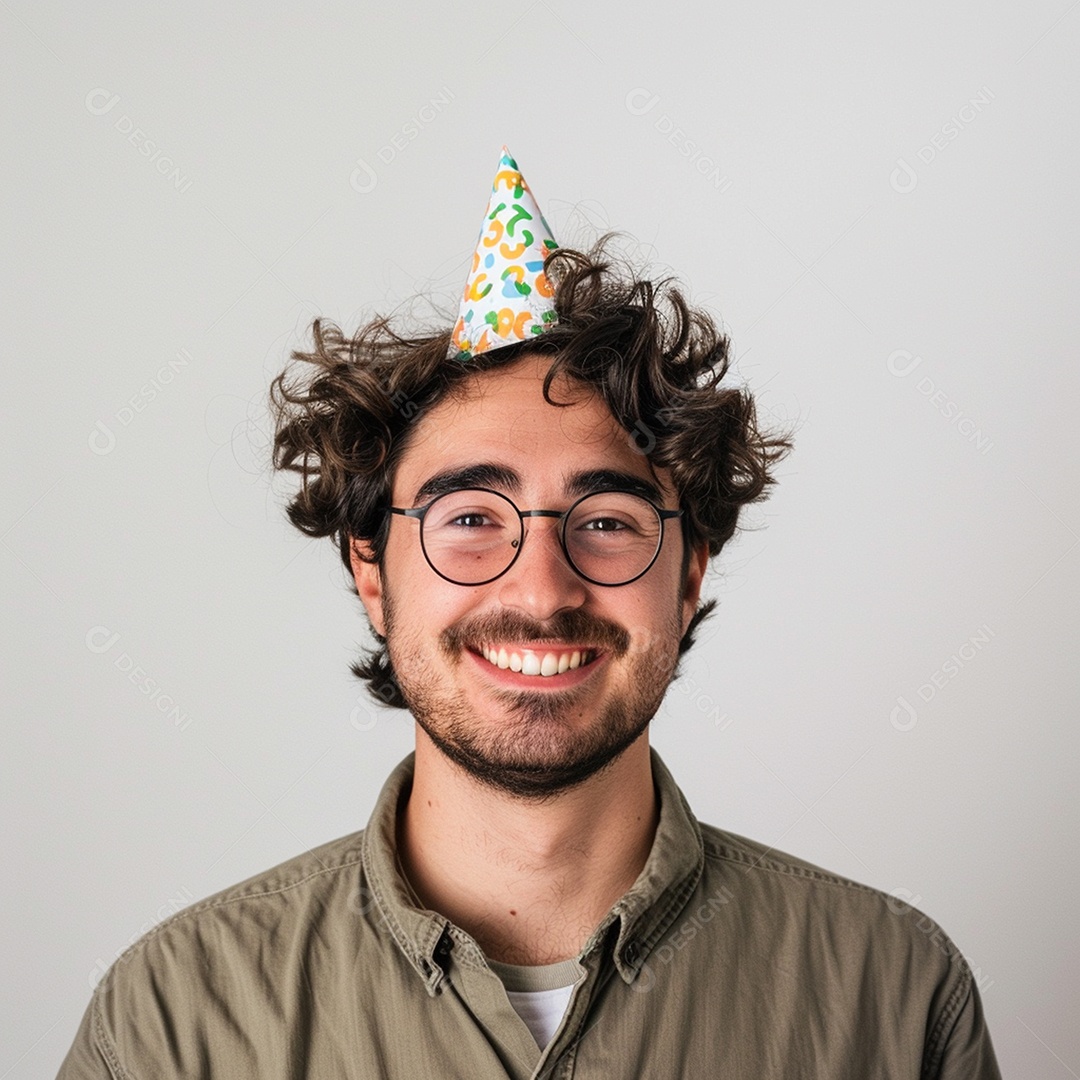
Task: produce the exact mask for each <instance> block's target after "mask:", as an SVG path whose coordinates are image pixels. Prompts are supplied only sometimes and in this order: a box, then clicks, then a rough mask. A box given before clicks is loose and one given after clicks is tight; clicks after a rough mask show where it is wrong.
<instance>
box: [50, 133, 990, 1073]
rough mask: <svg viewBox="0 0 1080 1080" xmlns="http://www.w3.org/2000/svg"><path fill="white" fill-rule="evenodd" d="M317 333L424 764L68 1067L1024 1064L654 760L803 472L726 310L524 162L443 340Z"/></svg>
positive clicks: (101, 994) (309, 399) (644, 1068)
mask: <svg viewBox="0 0 1080 1080" xmlns="http://www.w3.org/2000/svg"><path fill="white" fill-rule="evenodd" d="M314 341H315V344H314V348H313V349H312V351H310V352H303V353H298V354H296V356H295V359H296V366H295V367H294V368H293V369H290V370H289V371H287V372H285V373H283V374H282V375H281V376H279V378H278V379H277V380H275V385H274V403H275V408H276V417H277V439H276V444H275V445H276V457H275V461H276V464H277V465H278V467H279V468H282V469H287V470H292V471H293V472H295V473H297V474H299V476H300V478H301V484H300V489H299V491H298V492H297V494H296V496H295V498H294V499H293V501H292V503H291V505H290V506H289V515H290V518H291V520H292V521H293V523H294V524H295V525H296V526H297V527H298V528H300V529H301V530H303V531H304V532H305V533H307V534H308V535H311V536H328V537H334V538H335V540H336V542H337V544H338V546H339V549H340V552H341V557H342V560H343V562H344V564H345V566H346V567H348V569H349V571H350V573H351V575H352V578H353V581H354V582H355V586H356V590H357V594H358V596H359V598H360V600H361V601H362V603H363V606H364V609H365V611H366V613H367V616H368V618H369V620H370V624H371V627H372V629H373V631H374V633H375V635H376V641H377V647H376V648H375V649H374V650H373V651H372V652H371V653H369V654H368V655H367V656H365V657H364V658H363V659H362V661H361V662H359V663H357V664H356V665H355V666H354V668H353V670H354V672H355V673H356V674H357V675H358V676H359V677H360V678H361V679H363V680H365V681H366V682H367V684H368V687H369V689H370V690H371V692H372V694H373V695H374V696H375V697H376V699H377V700H379V701H381V702H383V703H384V704H386V705H389V706H392V707H398V708H406V709H408V710H409V712H410V713H411V714H412V717H413V718H414V719H415V722H416V750H415V753H414V754H410V755H409V757H408V758H406V760H405V761H403V762H402V763H401V764H400V765H399V766H398V767H397V769H395V770H394V772H393V773H392V774H391V776H390V777H389V778H388V779H387V781H386V783H385V785H384V787H383V790H382V793H381V795H380V796H379V799H378V801H377V804H376V807H375V810H374V812H373V814H372V817H371V820H370V822H369V824H368V827H367V828H366V829H365V830H364V831H363V832H360V833H355V834H352V835H350V836H346V837H344V838H342V839H341V840H337V841H334V842H332V843H329V844H326V845H323V846H322V847H320V848H317V849H315V850H313V851H310V852H307V853H305V854H304V855H301V856H299V857H298V858H296V859H293V860H291V861H290V862H288V863H285V864H283V865H281V866H279V867H276V868H274V869H273V870H271V871H268V872H267V873H265V874H261V875H258V876H257V877H255V878H252V879H250V880H249V881H247V882H244V883H242V884H241V885H238V886H236V887H235V888H233V889H230V890H227V891H225V892H223V893H220V894H218V895H216V896H213V897H211V898H209V899H208V900H206V901H204V902H202V903H201V904H196V905H193V906H192V907H190V908H187V909H185V910H184V911H183V912H181V913H179V914H178V915H177V916H175V917H173V918H172V919H170V920H168V921H167V922H166V923H164V924H162V926H160V927H159V928H157V929H156V930H155V931H153V932H152V933H151V934H149V935H147V937H145V938H143V939H142V940H141V941H140V942H138V943H137V944H136V945H134V946H133V947H132V948H131V949H130V950H128V952H127V953H125V954H124V955H123V956H122V957H121V959H120V960H119V961H118V962H117V963H116V965H114V967H113V969H112V970H111V971H110V972H109V973H108V975H107V976H106V978H105V979H103V980H102V983H101V984H100V986H99V987H98V989H97V991H96V992H95V995H94V1000H93V1001H92V1002H91V1005H90V1008H89V1009H88V1010H87V1013H86V1017H85V1019H84V1022H83V1026H82V1028H81V1029H80V1032H79V1034H78V1036H77V1038H76V1042H75V1045H74V1047H73V1048H72V1051H71V1053H70V1055H69V1057H68V1060H67V1062H66V1063H65V1066H64V1067H63V1069H62V1071H61V1077H62V1078H64V1080H75V1078H84V1080H90V1078H95V1080H104V1078H106V1077H111V1078H113V1080H121V1078H128V1077H131V1078H143V1077H146V1078H149V1077H151V1076H153V1077H161V1078H173V1077H177V1078H179V1077H184V1078H200V1080H209V1078H210V1077H228V1078H229V1080H248V1078H250V1080H254V1078H256V1077H258V1078H261V1080H266V1078H278V1077H280V1078H283V1080H284V1078H300V1077H357V1078H368V1077H372V1078H374V1077H393V1078H401V1080H413V1078H416V1077H425V1078H426V1077H444V1076H446V1077H451V1076H452V1077H468V1078H474V1077H511V1078H514V1080H525V1078H529V1077H545V1078H548V1077H550V1078H557V1077H571V1076H572V1077H576V1078H579V1080H593V1078H597V1080H599V1078H601V1077H603V1078H606V1080H610V1078H612V1077H634V1078H638V1077H664V1078H668V1077H694V1078H697V1077H702V1076H730V1077H745V1078H748V1080H750V1078H753V1080H761V1078H764V1077H785V1078H788V1077H810V1076H814V1077H828V1078H850V1080H867V1078H870V1077H888V1078H890V1080H928V1078H939V1080H962V1078H978V1080H994V1078H997V1077H998V1075H999V1074H998V1070H997V1066H996V1064H995V1062H994V1054H993V1050H992V1048H991V1044H990V1039H989V1035H988V1033H987V1031H986V1026H985V1023H984V1021H983V1015H982V1009H981V1005H980V1001H979V994H978V990H977V987H976V986H975V983H974V979H973V977H972V973H971V971H970V969H969V968H968V966H967V964H966V963H965V962H964V960H963V957H962V956H961V955H960V953H959V952H958V951H957V950H956V948H955V946H953V945H952V943H951V942H950V941H949V939H948V938H947V937H945V935H944V934H943V933H942V932H941V931H940V929H938V928H937V927H936V925H935V924H933V923H932V922H929V920H927V919H926V917H925V916H922V915H921V913H919V912H916V911H914V910H913V909H911V908H909V907H906V906H905V905H903V904H900V903H898V902H897V901H896V900H895V898H893V897H890V896H887V895H885V894H883V893H880V892H878V891H876V890H874V889H871V888H868V887H866V886H862V885H859V884H856V883H854V882H851V881H848V880H846V879H844V878H841V877H838V876H837V875H834V874H830V873H828V872H827V871H825V870H822V869H819V868H818V867H815V866H812V865H811V864H809V863H806V862H803V861H802V860H799V859H797V858H795V857H792V856H788V855H784V854H783V853H781V852H778V851H775V850H773V849H771V848H767V847H765V846H764V845H762V844H759V843H755V842H754V841H751V840H747V839H744V838H742V837H738V836H735V835H732V834H730V833H726V832H723V831H721V830H719V829H717V828H714V827H712V826H709V825H704V824H702V823H700V822H699V821H697V819H696V818H695V817H694V815H693V813H692V812H691V810H690V807H689V805H688V803H687V801H686V799H685V798H684V797H683V795H682V793H681V791H680V790H679V788H678V786H677V785H676V783H675V781H674V779H673V778H672V776H671V774H670V773H669V772H668V770H667V769H666V767H665V766H664V764H663V762H662V761H661V760H660V758H659V756H658V755H657V754H656V752H655V751H653V750H651V748H650V746H649V741H648V726H649V722H650V721H651V719H652V717H653V716H654V715H655V713H656V711H657V709H658V708H659V706H660V703H661V701H662V699H663V697H664V694H665V692H666V690H667V688H668V686H669V684H670V682H671V680H672V679H673V678H674V677H675V676H676V671H677V667H678V662H679V657H680V655H681V654H682V653H683V652H685V651H686V649H688V648H689V647H690V646H691V644H692V639H693V633H694V629H695V627H696V626H697V624H698V623H699V622H700V620H701V619H702V618H703V617H705V616H706V615H707V614H708V613H709V611H710V608H711V604H702V603H701V602H700V600H699V594H700V590H701V584H702V578H703V576H704V573H705V570H706V567H707V564H708V560H709V558H710V557H712V556H715V555H717V554H718V553H719V552H720V550H721V549H722V547H723V546H724V544H725V543H726V542H727V541H728V540H729V539H730V537H731V536H732V535H733V533H734V531H735V528H736V526H737V523H738V518H739V514H740V511H741V509H742V507H743V506H745V505H746V504H747V503H750V502H752V501H754V500H757V499H760V498H762V497H763V496H764V495H765V493H766V492H767V490H768V487H769V485H770V484H771V483H772V482H773V476H772V471H773V467H774V466H775V464H776V462H777V461H779V460H780V458H781V457H782V456H783V455H784V454H785V453H786V452H787V451H788V449H789V448H790V444H789V441H788V440H787V439H786V438H785V437H783V436H781V435H771V434H769V433H766V432H764V431H762V430H761V429H760V428H759V426H758V425H757V422H756V419H755V410H754V405H753V400H752V398H751V396H750V395H749V394H748V393H747V392H746V391H745V390H743V389H741V388H734V387H730V386H728V385H727V384H726V383H725V382H724V376H725V374H726V372H727V369H728V342H727V340H726V338H725V337H724V335H723V334H722V333H721V332H720V330H719V329H718V328H717V327H716V325H715V324H714V322H713V321H712V320H711V319H710V318H709V317H708V316H707V315H706V314H705V313H703V312H700V311H695V310H693V309H691V308H689V307H688V306H687V305H686V303H685V301H684V300H683V298H682V296H681V295H680V293H679V291H678V290H677V289H676V288H674V287H672V286H671V284H670V283H669V282H666V281H661V282H650V281H648V280H647V279H643V278H641V277H639V276H638V275H637V273H636V272H635V271H634V270H632V269H628V268H624V267H619V266H616V265H613V264H612V262H611V260H610V259H608V258H607V257H606V256H605V249H604V246H603V245H601V246H600V247H598V248H597V249H596V250H595V251H593V252H592V253H591V254H582V253H578V252H573V251H569V250H566V249H558V248H557V246H556V245H555V242H554V240H553V238H552V237H551V235H550V230H549V229H548V228H547V226H546V223H544V221H543V218H542V215H540V212H539V210H538V208H537V207H536V205H535V203H534V202H533V201H532V199H531V196H530V194H529V190H528V187H527V185H526V184H525V182H524V180H523V178H522V177H521V174H520V172H519V171H518V169H517V166H516V164H515V163H514V162H513V160H512V159H511V158H510V157H509V155H508V154H506V153H505V151H504V156H503V159H502V160H501V161H500V168H499V173H498V175H497V177H496V181H495V185H494V188H493V192H492V198H491V202H490V204H489V207H488V213H487V215H486V216H485V220H484V227H483V229H482V231H481V238H480V242H479V244H478V247H477V252H476V255H475V256H474V259H473V265H472V271H471V274H470V278H469V282H468V283H467V285H466V288H465V296H464V300H463V304H462V311H461V314H460V316H459V319H458V323H457V325H456V326H455V327H454V329H453V331H452V332H451V331H449V330H447V329H443V330H438V329H436V330H435V331H434V332H432V333H430V334H427V335H415V334H404V333H401V332H398V331H397V330H395V329H394V328H393V327H392V326H391V325H390V324H389V323H388V322H387V321H385V320H382V319H376V320H375V321H373V322H372V323H370V324H369V325H368V326H366V327H364V328H363V329H362V330H361V331H360V332H359V333H358V334H357V335H356V336H355V337H354V338H351V339H350V338H347V337H346V336H344V335H343V334H342V333H341V332H340V331H338V330H337V329H336V328H334V327H327V326H325V325H323V324H322V323H320V322H318V321H317V322H316V323H315V326H314ZM718 767H720V766H719V763H718ZM927 923H929V926H930V928H931V930H932V931H933V932H932V933H930V932H928V930H927Z"/></svg>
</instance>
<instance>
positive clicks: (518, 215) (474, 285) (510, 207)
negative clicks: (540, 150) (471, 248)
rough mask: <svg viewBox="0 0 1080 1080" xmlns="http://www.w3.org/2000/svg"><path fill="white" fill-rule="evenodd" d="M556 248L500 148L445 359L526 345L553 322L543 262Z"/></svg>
mask: <svg viewBox="0 0 1080 1080" xmlns="http://www.w3.org/2000/svg"><path fill="white" fill-rule="evenodd" d="M558 246H559V245H558V244H557V243H556V242H555V238H554V237H553V236H552V235H551V228H550V227H549V226H548V223H547V222H546V221H545V220H544V215H543V214H541V213H540V207H538V206H537V205H536V200H535V199H534V198H533V194H532V192H531V191H530V190H529V185H528V184H526V183H525V177H523V176H522V175H521V170H520V169H518V166H517V162H516V161H515V160H514V159H513V158H512V157H511V156H510V151H509V150H507V149H506V147H505V146H504V147H503V148H502V156H501V157H500V158H499V168H498V170H497V171H496V173H495V182H494V183H493V184H492V185H491V198H490V199H489V200H488V208H487V213H486V214H485V215H484V222H483V224H482V225H481V227H480V236H479V238H478V240H477V242H476V251H475V252H474V253H473V258H472V269H471V270H470V271H469V279H468V281H466V283H465V292H464V294H463V295H462V298H461V309H460V311H459V312H458V319H457V322H456V323H455V324H454V333H453V335H452V336H451V339H450V353H449V355H450V356H452V357H455V358H456V359H458V360H468V359H469V358H470V357H472V356H477V355H478V354H479V353H482V352H488V351H489V350H491V349H498V348H501V347H502V346H504V345H514V344H516V343H517V342H519V341H528V340H530V339H531V338H532V337H533V336H535V335H536V334H541V333H543V332H544V330H546V329H547V328H548V327H549V326H552V325H554V323H555V290H554V289H553V288H552V286H551V283H550V282H549V281H548V279H547V277H546V275H545V274H544V259H545V258H546V257H547V255H548V253H549V252H551V251H554V250H555V248H557V247H558Z"/></svg>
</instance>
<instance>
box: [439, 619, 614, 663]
mask: <svg viewBox="0 0 1080 1080" xmlns="http://www.w3.org/2000/svg"><path fill="white" fill-rule="evenodd" d="M552 640H555V641H566V642H570V643H572V644H573V643H580V644H586V645H591V646H594V647H596V648H600V649H603V650H605V651H606V652H611V653H614V654H615V655H616V656H622V655H623V654H624V653H625V652H626V651H627V650H628V649H629V648H630V634H629V632H628V631H627V630H625V629H623V627H621V626H619V625H618V623H614V622H611V621H610V620H608V619H601V618H599V617H598V616H596V615H589V614H587V613H586V612H584V611H560V612H559V613H558V614H556V615H555V616H553V617H552V618H551V619H549V620H548V621H547V622H539V621H537V620H536V619H530V618H529V617H528V616H527V615H523V614H521V612H516V611H492V612H489V613H488V614H486V615H478V616H475V617H473V618H465V619H462V620H460V621H459V622H456V623H454V624H453V625H452V626H448V627H447V628H446V629H445V630H443V632H442V633H441V634H440V635H439V643H440V645H441V646H442V648H443V649H444V650H445V651H446V652H447V653H449V654H450V655H451V656H456V655H457V654H458V653H460V652H461V650H462V649H465V648H467V647H469V646H472V647H474V648H475V646H477V645H479V644H480V643H481V642H485V641H519V642H521V643H522V644H527V643H528V642H530V641H552Z"/></svg>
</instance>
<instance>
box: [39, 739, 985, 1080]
mask: <svg viewBox="0 0 1080 1080" xmlns="http://www.w3.org/2000/svg"><path fill="white" fill-rule="evenodd" d="M652 768H653V778H654V781H655V785H656V790H657V794H658V796H659V801H660V820H659V824H658V826H657V830H656V836H655V838H654V841H653V845H652V848H651V850H650V853H649V857H648V860H647V862H646V864H645V867H644V869H643V870H642V872H641V874H640V875H639V877H638V879H637V881H636V882H635V883H634V885H633V886H632V887H631V889H630V890H629V891H628V892H627V893H626V894H625V895H624V896H622V898H621V899H620V900H619V901H618V902H617V903H616V904H615V905H614V906H613V907H612V908H611V910H610V911H609V912H608V913H607V915H606V916H605V917H604V918H603V920H602V921H601V922H600V924H599V925H598V926H597V927H596V930H595V931H594V933H593V934H592V935H591V936H590V937H589V939H588V941H587V942H586V943H585V945H584V947H583V948H582V950H581V953H580V954H579V956H578V957H577V958H576V959H577V963H578V964H579V965H580V966H581V969H582V972H583V976H582V977H581V978H580V980H579V981H578V983H577V985H576V986H575V987H574V991H573V994H572V996H571V999H570V1003H569V1005H568V1007H567V1010H566V1013H565V1015H564V1016H563V1019H562V1022H561V1024H560V1025H559V1027H558V1029H557V1030H556V1032H555V1035H554V1037H553V1039H552V1040H551V1042H550V1043H549V1044H548V1045H547V1047H546V1048H545V1049H543V1050H541V1049H540V1048H539V1047H538V1046H537V1044H536V1041H535V1040H534V1039H533V1037H532V1035H531V1034H530V1032H529V1029H528V1028H527V1027H526V1025H525V1023H524V1022H523V1021H522V1019H521V1018H520V1017H519V1016H518V1014H517V1013H516V1012H515V1010H514V1009H513V1007H512V1006H511V1004H510V1001H509V999H508V997H507V993H506V989H505V988H504V985H503V983H502V982H501V981H500V979H499V977H498V976H497V975H496V974H495V973H494V972H493V971H492V969H491V967H490V966H489V965H488V963H487V960H486V959H485V957H484V954H483V952H482V950H481V949H480V948H479V946H478V945H477V943H476V941H475V940H474V939H473V938H472V937H471V936H470V935H469V934H467V933H466V932H465V931H463V930H462V929H460V928H459V927H457V926H455V925H453V924H452V923H451V922H449V921H448V920H447V919H446V918H444V917H443V916H441V915H439V914H437V913H436V912H434V911H429V910H426V909H424V908H423V907H422V906H421V905H420V904H419V902H418V901H417V900H416V897H415V894H414V893H413V892H412V890H411V889H410V888H409V886H408V883H407V882H406V881H405V879H404V877H403V876H402V874H401V871H400V867H399V864H398V861H397V854H396V839H395V837H396V821H397V813H398V809H399V806H400V805H401V803H402V800H403V799H404V798H406V797H407V795H408V792H409V790H410V788H411V779H412V772H413V756H412V755H410V756H409V757H408V758H406V759H405V760H404V761H403V762H402V763H401V764H400V765H399V766H398V767H397V768H396V769H395V770H394V772H393V773H392V774H391V775H390V777H389V779H388V780H387V782H386V784H385V786H384V788H383V790H382V793H381V794H380V796H379V800H378V803H377V805H376V807H375V810H374V812H373V814H372V817H371V820H370V822H369V824H368V827H367V829H366V830H364V831H363V832H361V833H355V834H353V835H350V836H346V837H343V838H342V839H340V840H336V841H333V842H332V843H329V844H325V845H323V846H322V847H319V848H315V849H313V850H312V851H309V852H307V853H306V854H304V855H301V856H300V857H298V858H296V859H292V860H290V861H289V862H286V863H283V864H282V865H281V866H278V867H276V868H274V869H272V870H270V871H267V872H266V873H263V874H260V875H258V876H257V877H254V878H251V879H249V880H248V881H246V882H243V883H242V884H240V885H237V886H235V887H234V888H232V889H228V890H226V891H225V892H222V893H219V894H217V895H215V896H212V897H210V898H208V899H207V900H204V901H202V902H201V903H198V904H195V905H192V906H191V907H189V908H186V909H184V910H183V911H181V912H179V913H178V914H176V915H175V916H173V917H172V918H170V919H169V920H167V921H166V922H164V923H162V924H161V925H159V926H158V927H156V928H155V929H154V930H152V931H150V933H148V934H147V935H145V936H144V937H143V938H141V939H140V940H139V941H138V942H136V943H135V944H134V945H133V946H132V947H131V948H130V949H128V950H127V951H126V952H125V953H123V954H122V955H121V957H120V958H119V959H118V960H117V961H116V962H115V963H114V965H113V966H112V968H111V969H110V970H109V972H108V973H107V975H106V976H105V977H104V978H103V979H102V981H101V983H100V984H99V985H98V987H97V989H96V991H95V992H94V996H93V999H92V1001H91V1003H90V1005H89V1007H88V1009H87V1011H86V1014H85V1016H84V1018H83V1022H82V1026H81V1027H80V1029H79V1032H78V1034H77V1036H76V1038H75V1043H74V1045H73V1046H72V1048H71V1051H70V1052H69V1054H68V1057H67V1058H66V1060H65V1062H64V1064H63V1066H62V1067H61V1070H60V1074H59V1080H107V1078H108V1080H173V1078H181V1077H182V1078H184V1080H210V1078H211V1077H214V1078H219V1080H220V1078H224V1080H256V1078H258V1080H278V1078H280V1080H285V1078H290V1080H299V1078H301V1077H303V1078H311V1080H316V1078H319V1080H322V1078H355V1080H367V1078H369V1077H370V1078H375V1077H387V1078H401V1080H416V1078H425V1080H426V1078H429V1077H461V1078H466V1080H478V1078H488V1077H490V1078H493V1080H494V1078H503V1077H511V1078H512V1080H526V1078H530V1077H537V1078H541V1077H542V1078H545V1080H546V1078H551V1080H556V1078H558V1080H565V1078H569V1077H574V1078H576V1080H594V1078H595V1080H599V1078H601V1077H602V1078H604V1080H612V1078H615V1077H633V1078H635V1080H636V1078H658V1080H671V1078H674V1077H687V1078H690V1077H693V1078H700V1077H706V1076H709V1077H712V1076H715V1077H733V1078H745V1080H766V1078H773V1077H775V1078H781V1077H783V1078H785V1080H792V1078H797V1077H798V1078H802V1077H822V1078H826V1077H827V1078H830V1080H841V1078H847V1080H876V1078H882V1080H930V1078H938V1080H1000V1074H999V1072H998V1069H997V1065H996V1063H995V1060H994V1052H993V1049H992V1048H991V1044H990V1037H989V1034H988V1032H987V1030H986V1026H985V1023H984V1019H983V1013H982V1008H981V1005H980V1000H979V992H978V987H977V986H976V984H975V979H974V977H973V973H972V971H971V969H970V967H969V966H968V964H967V963H966V962H965V961H964V959H963V958H962V956H961V955H960V953H959V952H958V951H957V949H956V947H955V946H954V945H953V944H952V942H951V941H950V940H949V939H948V938H947V937H946V936H945V934H944V933H943V932H942V931H941V929H940V928H939V927H938V926H937V924H936V923H934V922H933V921H932V920H930V919H928V918H927V917H926V916H924V915H922V913H921V912H919V911H917V910H915V909H914V908H911V907H908V906H907V905H905V904H902V903H900V902H899V901H897V900H896V899H895V898H893V897H890V896H887V895H886V894H884V893H882V892H879V891H877V890H875V889H871V888H868V887H866V886H863V885H858V884H856V883H854V882H851V881H848V880H845V879H844V878H840V877H837V876H836V875H833V874H829V873H827V872H825V871H823V870H821V869H819V868H817V867H815V866H811V865H810V864H808V863H805V862H802V861H801V860H798V859H795V858H792V857H790V856H787V855H783V854H781V853H779V852H776V851H773V850H771V849H768V848H765V847H764V846H762V845H761V844H758V843H755V842H753V841H750V840H746V839H743V838H742V837H738V836H734V835H732V834H730V833H726V832H722V831H720V830H719V829H715V828H712V827H710V826H707V825H702V824H700V823H699V822H698V821H697V820H696V819H695V817H694V815H693V814H692V813H691V811H690V808H689V806H688V805H687V802H686V800H685V799H684V797H683V795H682V792H681V791H680V790H679V788H678V787H677V786H676V784H675V782H674V780H673V779H672V777H671V774H670V773H669V772H668V770H667V769H666V768H665V766H664V764H663V762H662V761H661V760H660V757H659V756H658V755H657V754H656V752H655V751H652Z"/></svg>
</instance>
